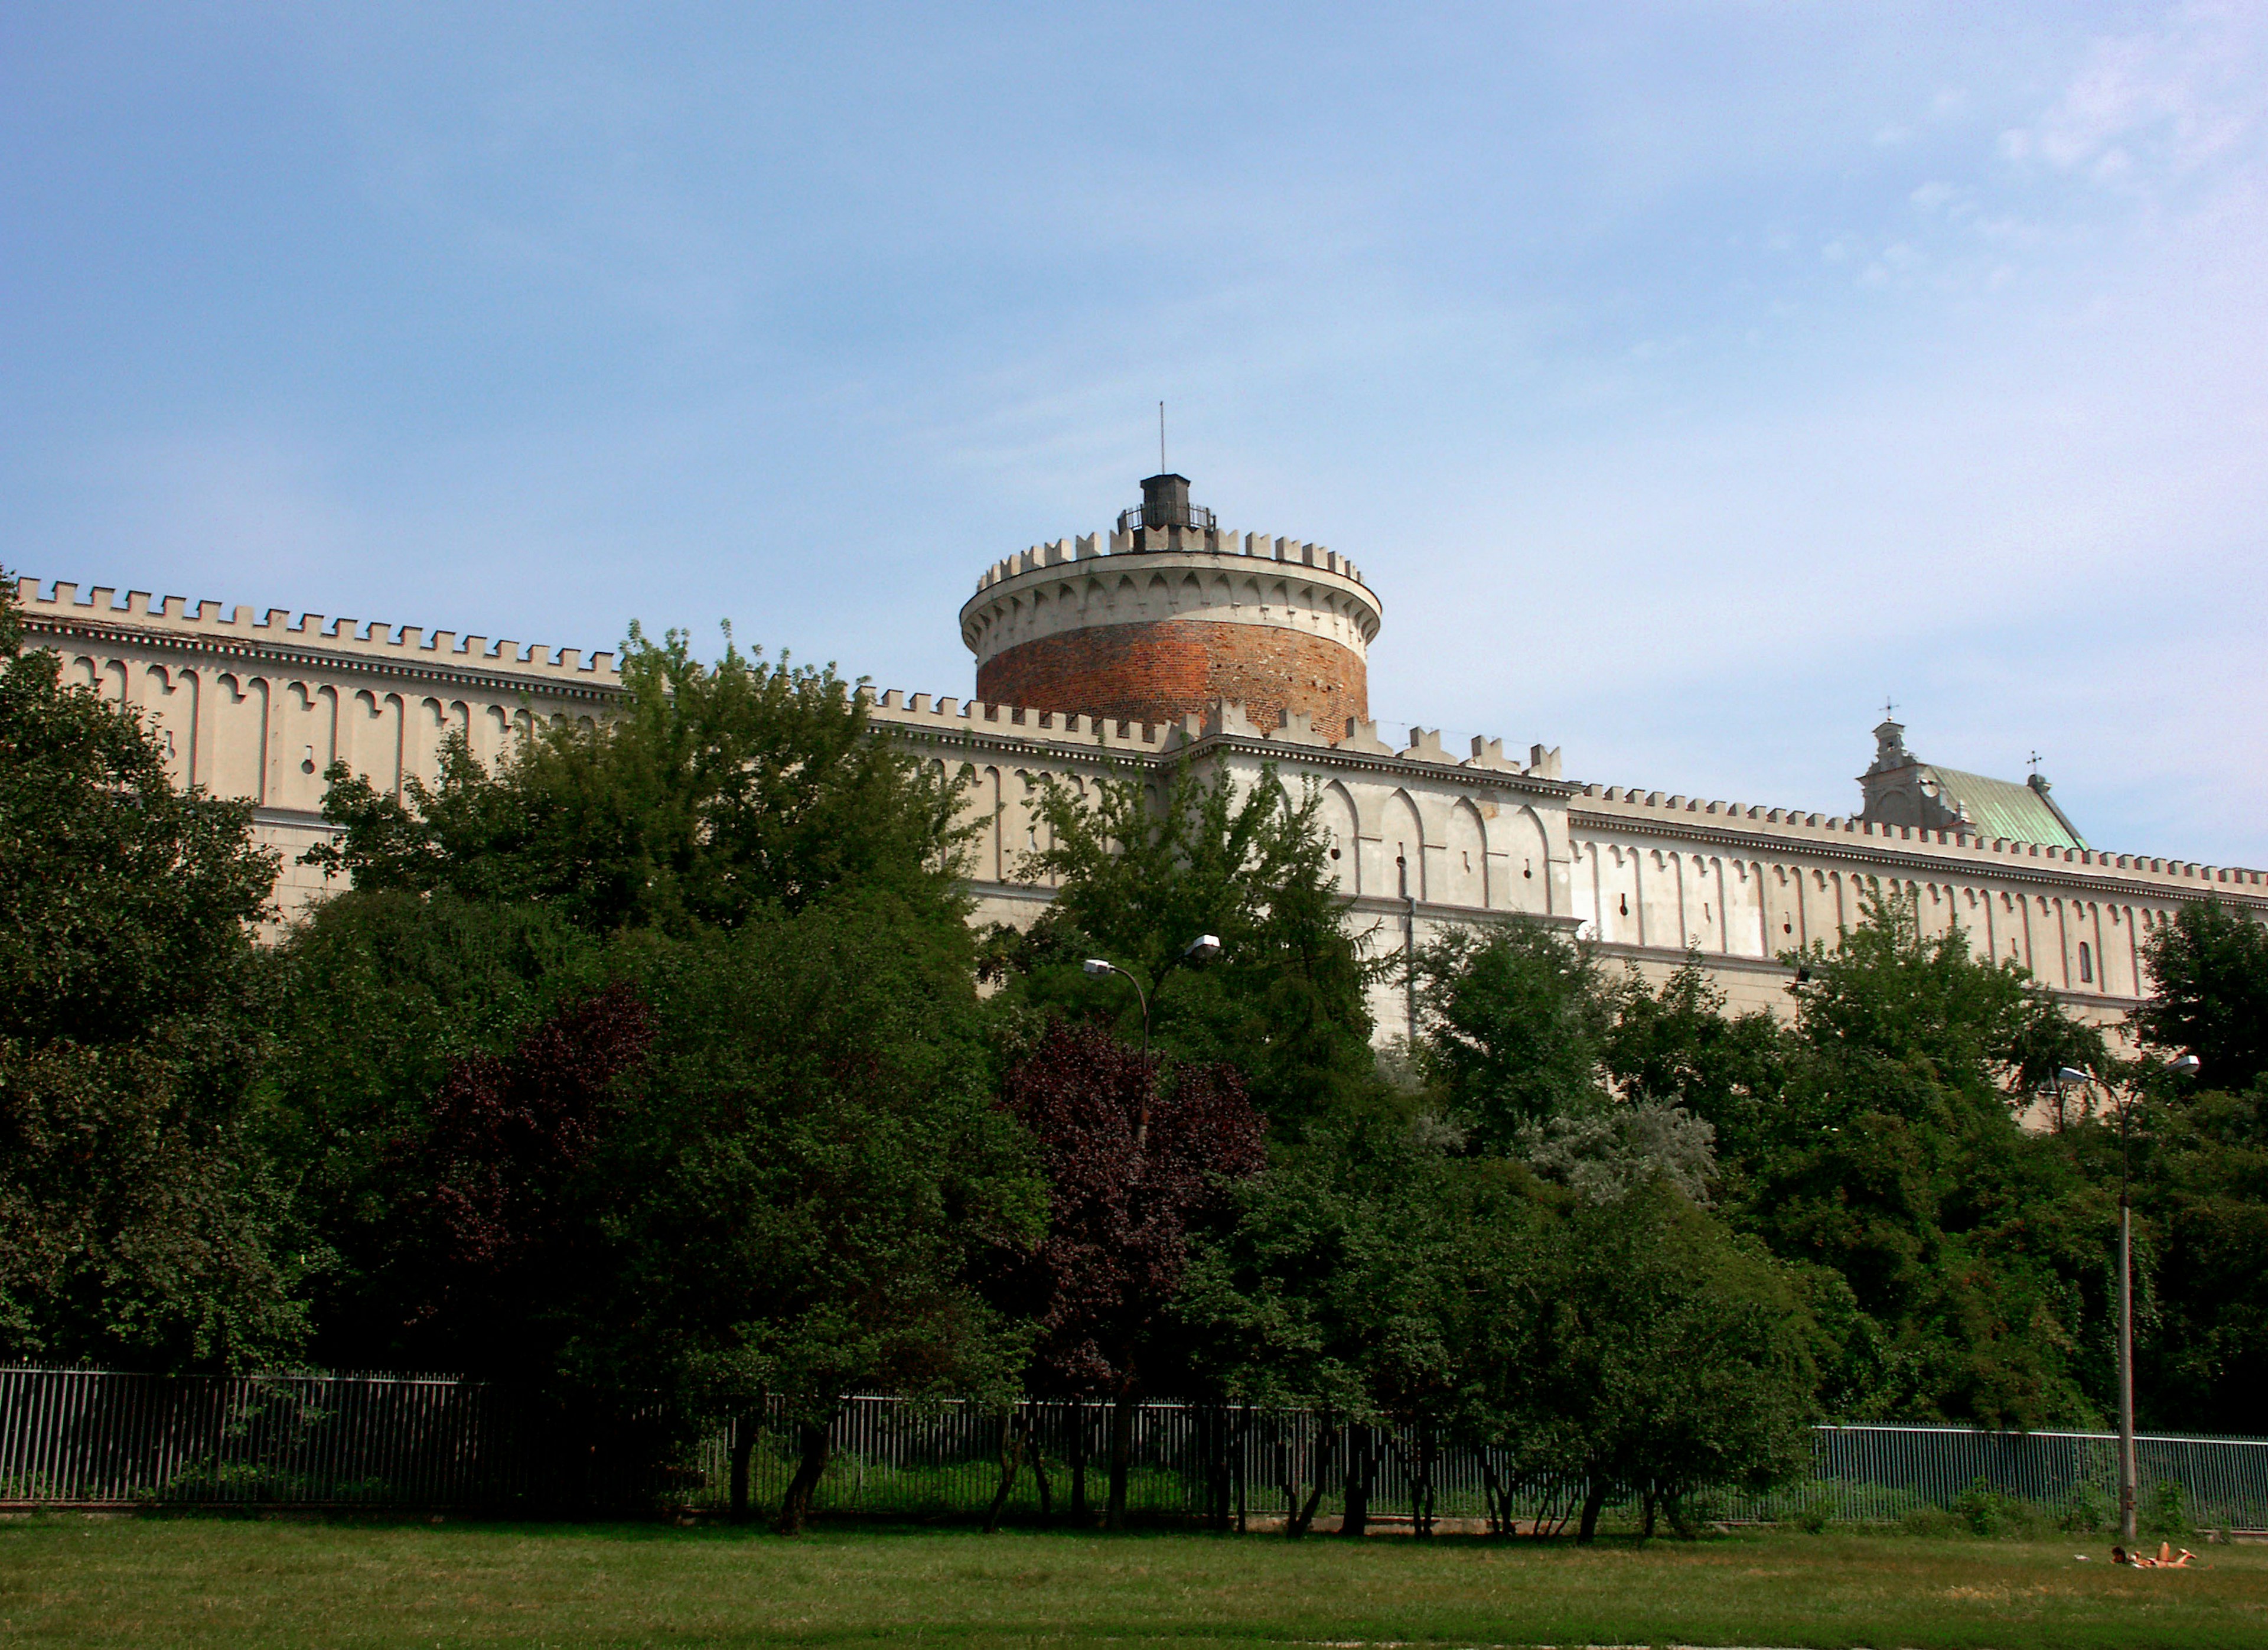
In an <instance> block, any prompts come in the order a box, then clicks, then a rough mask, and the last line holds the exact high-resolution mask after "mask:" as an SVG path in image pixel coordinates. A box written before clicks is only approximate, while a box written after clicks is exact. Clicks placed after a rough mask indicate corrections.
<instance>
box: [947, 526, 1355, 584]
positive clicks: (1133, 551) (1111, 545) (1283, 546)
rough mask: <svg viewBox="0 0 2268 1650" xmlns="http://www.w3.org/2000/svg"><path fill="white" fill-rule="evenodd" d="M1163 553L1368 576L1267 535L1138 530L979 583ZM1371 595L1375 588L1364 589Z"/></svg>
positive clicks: (1003, 563) (1044, 554) (1030, 558)
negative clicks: (1107, 559) (1234, 558)
mask: <svg viewBox="0 0 2268 1650" xmlns="http://www.w3.org/2000/svg"><path fill="white" fill-rule="evenodd" d="M1160 550H1179V551H1182V552H1184V553H1187V552H1189V551H1197V552H1200V553H1202V554H1204V555H1208V556H1241V557H1245V558H1248V559H1250V560H1253V561H1263V562H1280V563H1283V564H1285V565H1287V566H1293V567H1311V568H1314V569H1315V570H1317V571H1321V572H1326V573H1335V574H1337V576H1338V577H1339V578H1345V579H1350V580H1351V581H1352V582H1354V583H1355V584H1358V585H1362V584H1363V578H1362V571H1361V569H1359V568H1358V567H1357V566H1356V565H1355V564H1353V563H1352V562H1351V561H1349V560H1348V559H1347V558H1346V557H1345V556H1341V555H1339V554H1338V553H1337V551H1336V550H1333V549H1331V548H1330V547H1329V546H1328V545H1323V544H1303V543H1301V542H1300V541H1299V540H1297V539H1279V538H1270V536H1269V535H1268V534H1264V533H1237V532H1233V531H1232V530H1230V529H1228V528H1226V527H1213V528H1206V527H1137V528H1135V529H1133V530H1132V531H1130V532H1126V533H1086V534H1080V535H1079V536H1078V537H1077V538H1071V539H1057V540H1055V541H1052V542H1049V543H1047V544H1035V545H1034V546H1032V548H1031V549H1027V550H1025V551H1023V552H1021V553H1020V554H1019V555H1015V556H1005V557H1003V558H1002V559H1001V560H999V561H997V562H995V563H993V564H992V565H991V566H990V567H988V568H986V569H985V570H984V572H983V576H982V577H981V578H978V579H977V581H976V588H977V590H978V591H980V592H982V591H985V590H989V589H990V588H991V587H992V586H994V585H997V584H998V583H1000V582H1001V581H1002V580H1003V579H1008V578H1015V577H1016V576H1017V575H1018V574H1020V573H1029V572H1035V571H1038V570H1040V569H1041V568H1043V567H1058V566H1062V565H1064V564H1066V563H1072V562H1088V561H1094V560H1095V559H1097V558H1098V557H1101V556H1150V555H1155V554H1157V553H1158V552H1159V551H1160ZM1363 588H1364V589H1366V590H1367V589H1368V588H1369V586H1367V585H1363Z"/></svg>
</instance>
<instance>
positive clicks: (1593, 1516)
mask: <svg viewBox="0 0 2268 1650" xmlns="http://www.w3.org/2000/svg"><path fill="white" fill-rule="evenodd" d="M1606 1505H1607V1481H1606V1480H1605V1479H1604V1478H1594V1479H1592V1480H1591V1485H1590V1488H1589V1489H1588V1490H1587V1492H1585V1493H1584V1496H1583V1521H1582V1522H1581V1523H1580V1525H1578V1526H1577V1527H1576V1529H1575V1544H1576V1545H1577V1546H1579V1547H1587V1546H1589V1545H1590V1544H1591V1542H1592V1540H1593V1538H1594V1537H1595V1536H1597V1535H1598V1533H1599V1514H1600V1513H1601V1512H1602V1510H1604V1508H1605V1506H1606Z"/></svg>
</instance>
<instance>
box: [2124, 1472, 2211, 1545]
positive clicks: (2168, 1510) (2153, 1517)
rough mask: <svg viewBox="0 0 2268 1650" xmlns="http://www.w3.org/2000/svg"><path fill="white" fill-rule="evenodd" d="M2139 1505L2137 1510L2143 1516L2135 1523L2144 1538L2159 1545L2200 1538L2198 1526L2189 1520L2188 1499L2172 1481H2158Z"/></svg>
mask: <svg viewBox="0 0 2268 1650" xmlns="http://www.w3.org/2000/svg"><path fill="white" fill-rule="evenodd" d="M2139 1502H2140V1505H2139V1506H2137V1507H2136V1508H2135V1509H2134V1510H2135V1511H2136V1512H2137V1513H2138V1514H2140V1516H2139V1518H2138V1519H2137V1520H2136V1521H2135V1522H2136V1524H2137V1526H2138V1527H2139V1528H2140V1530H2141V1532H2142V1534H2144V1535H2145V1536H2154V1537H2155V1538H2156V1539H2157V1540H2159V1541H2187V1540H2189V1539H2191V1537H2192V1536H2195V1535H2196V1534H2197V1525H2196V1524H2195V1523H2194V1522H2193V1521H2191V1518H2190V1508H2189V1499H2188V1498H2187V1497H2186V1496H2184V1495H2183V1493H2182V1486H2181V1485H2180V1484H2176V1483H2175V1482H2174V1481H2173V1480H2172V1479H2171V1478H2161V1479H2159V1480H2158V1481H2157V1482H2156V1483H2155V1484H2152V1485H2151V1486H2150V1490H2149V1493H2148V1494H2147V1495H2144V1496H2142V1497H2140V1498H2139Z"/></svg>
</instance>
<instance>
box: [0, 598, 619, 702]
mask: <svg viewBox="0 0 2268 1650" xmlns="http://www.w3.org/2000/svg"><path fill="white" fill-rule="evenodd" d="M16 589H17V602H18V607H19V608H20V609H21V610H22V613H23V616H24V623H25V627H26V630H29V631H31V632H32V633H33V634H34V635H57V636H61V635H69V634H71V633H73V632H74V631H75V630H82V629H85V628H87V627H95V628H97V629H99V630H101V631H102V632H104V633H119V632H127V633H134V634H139V635H143V636H145V637H149V638H150V639H151V640H152V641H157V642H162V643H164V644H166V645H171V646H174V647H189V648H193V649H195V650H196V651H199V652H211V653H216V654H225V653H227V652H232V651H233V652H243V653H252V652H259V653H266V654H273V655H277V656H284V655H293V656H298V657H303V658H307V659H315V658H318V657H320V658H324V659H335V660H338V661H339V662H341V663H342V664H347V665H350V666H353V667H363V668H380V669H383V668H386V667H394V668H395V669H398V670H403V671H409V672H420V671H433V670H439V671H444V672H446V673H448V674H451V675H453V676H473V677H479V678H483V679H495V680H504V681H514V682H520V683H525V684H527V685H530V686H535V685H540V686H541V688H542V689H545V690H547V691H550V692H563V693H566V694H570V695H573V696H578V697H580V696H592V697H600V698H603V697H607V696H611V695H612V694H614V693H615V692H618V691H619V690H620V689H621V685H622V682H621V678H620V676H619V675H618V674H616V672H615V656H614V654H613V653H612V652H594V653H591V654H590V655H588V656H587V657H585V653H584V652H583V650H582V649H580V648H573V647H563V648H553V647H549V646H548V645H544V644H542V643H526V644H523V643H519V642H515V641H512V640H510V639H509V638H500V639H498V640H496V641H490V639H489V638H488V637H485V636H462V637H460V636H459V634H458V633H457V632H456V631H454V630H430V631H429V630H424V629H423V628H421V627H420V626H417V625H414V624H406V625H395V624H393V623H390V622H386V621H383V620H372V621H369V622H364V621H361V620H356V619H326V618H325V616H324V615H320V614H314V613H301V614H299V615H297V617H296V618H295V617H294V615H292V613H291V610H290V609H288V608H269V609H266V610H265V611H259V612H256V611H255V610H254V609H253V608H244V607H224V606H223V605H222V604H221V603H219V602H217V601H194V602H193V601H188V600H183V599H182V598H181V597H180V596H165V597H160V598H158V599H156V600H152V599H151V595H150V593H148V592H147V591H141V590H129V592H127V593H126V599H125V600H123V601H120V600H117V594H118V593H117V592H116V590H115V589H114V588H112V587H109V586H101V585H98V586H94V587H92V589H91V590H90V591H88V593H87V595H86V597H85V600H81V599H80V597H79V593H78V586H77V585H76V584H70V583H65V582H61V581H58V582H57V583H56V584H55V586H52V588H51V589H49V590H48V591H47V592H46V593H42V591H41V587H40V580H39V579H37V578H19V579H18V581H17V586H16Z"/></svg>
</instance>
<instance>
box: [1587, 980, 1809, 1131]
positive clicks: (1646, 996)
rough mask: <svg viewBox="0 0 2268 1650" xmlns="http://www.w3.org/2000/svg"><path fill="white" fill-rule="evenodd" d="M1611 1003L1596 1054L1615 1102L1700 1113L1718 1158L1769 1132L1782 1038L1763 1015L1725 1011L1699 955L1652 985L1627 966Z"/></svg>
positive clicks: (1782, 1060) (1782, 1079) (1775, 1113)
mask: <svg viewBox="0 0 2268 1650" xmlns="http://www.w3.org/2000/svg"><path fill="white" fill-rule="evenodd" d="M1612 1005H1613V1019H1612V1022H1611V1023H1610V1025H1609V1027H1608V1029H1607V1031H1606V1034H1605V1036H1604V1038H1603V1052H1602V1060H1603V1061H1604V1064H1605V1065H1606V1069H1607V1072H1608V1075H1609V1077H1610V1078H1612V1079H1613V1081H1614V1086H1615V1088H1616V1092H1617V1093H1618V1094H1620V1095H1621V1096H1622V1097H1623V1098H1624V1099H1625V1100H1627V1101H1631V1102H1632V1103H1634V1104H1638V1105H1657V1106H1674V1107H1677V1108H1679V1109H1683V1110H1684V1111H1687V1112H1689V1113H1690V1114H1691V1115H1692V1116H1696V1117H1698V1118H1700V1119H1702V1120H1703V1121H1704V1122H1705V1123H1708V1124H1709V1125H1710V1126H1711V1128H1712V1129H1713V1130H1714V1131H1715V1137H1716V1144H1717V1145H1718V1147H1719V1150H1720V1152H1721V1153H1723V1154H1724V1156H1725V1158H1726V1160H1727V1162H1728V1164H1738V1163H1741V1162H1743V1161H1745V1160H1746V1159H1747V1157H1748V1156H1749V1153H1752V1152H1755V1151H1756V1150H1758V1149H1760V1148H1762V1147H1764V1146H1765V1145H1767V1144H1768V1143H1769V1142H1770V1141H1771V1140H1772V1139H1773V1138H1776V1136H1777V1135H1778V1132H1779V1130H1780V1126H1781V1122H1782V1119H1781V1117H1780V1116H1779V1111H1780V1109H1781V1107H1783V1106H1784V1105H1785V1104H1786V1088H1787V1062H1788V1048H1787V1042H1788V1040H1787V1038H1786V1035H1785V1033H1784V1032H1783V1030H1782V1028H1781V1027H1780V1024H1779V1022H1778V1020H1774V1019H1773V1018H1772V1016H1771V1015H1770V1014H1768V1013H1744V1014H1739V1015H1734V1016H1727V1014H1726V1013H1725V994H1724V992H1723V991H1720V990H1719V989H1718V987H1717V985H1716V983H1715V982H1714V981H1713V980H1712V979H1711V978H1710V976H1709V974H1708V972H1707V970H1706V969H1705V967H1704V966H1703V963H1702V961H1701V959H1700V957H1699V956H1697V955H1689V956H1688V957H1687V958H1686V960H1685V961H1684V963H1683V966H1681V967H1680V968H1679V969H1677V970H1676V971H1675V973H1673V974H1672V975H1671V976H1669V978H1668V979H1667V980H1665V981H1664V982H1663V983H1662V985H1661V990H1660V991H1648V990H1647V989H1646V984H1645V982H1644V981H1643V980H1641V979H1640V978H1639V977H1638V972H1637V970H1635V969H1632V970H1631V971H1630V972H1629V973H1628V974H1627V975H1626V976H1624V980H1623V981H1622V983H1620V985H1619V986H1618V987H1617V988H1616V990H1615V991H1614V993H1613V999H1612Z"/></svg>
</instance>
